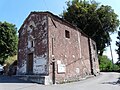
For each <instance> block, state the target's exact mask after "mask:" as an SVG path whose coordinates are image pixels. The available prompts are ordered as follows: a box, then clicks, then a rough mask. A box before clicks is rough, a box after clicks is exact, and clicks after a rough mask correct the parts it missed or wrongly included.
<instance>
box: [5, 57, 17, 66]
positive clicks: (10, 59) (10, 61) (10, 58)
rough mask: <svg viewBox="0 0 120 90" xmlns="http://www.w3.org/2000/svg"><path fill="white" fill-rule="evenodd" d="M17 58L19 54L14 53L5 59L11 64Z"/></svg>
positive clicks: (6, 62)
mask: <svg viewBox="0 0 120 90" xmlns="http://www.w3.org/2000/svg"><path fill="white" fill-rule="evenodd" d="M15 60H17V55H14V56H12V57H8V58H7V59H6V60H5V64H9V65H11V64H12V63H13V62H14V61H15Z"/></svg>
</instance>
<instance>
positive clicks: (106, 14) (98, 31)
mask: <svg viewBox="0 0 120 90" xmlns="http://www.w3.org/2000/svg"><path fill="white" fill-rule="evenodd" d="M67 6H68V7H67V9H66V10H64V11H63V16H62V17H63V18H64V19H65V20H67V21H69V22H70V23H72V24H75V25H77V27H79V28H80V29H81V30H82V31H83V32H84V33H86V34H87V35H88V36H90V37H91V38H92V39H94V40H95V41H96V44H97V50H98V52H100V53H99V54H100V55H102V53H103V51H104V48H105V47H107V46H108V45H109V44H110V43H109V42H110V41H111V38H110V33H113V32H115V31H116V28H117V27H118V26H119V20H118V19H117V17H118V15H117V14H115V13H114V10H113V9H112V8H111V6H108V5H106V6H104V5H101V6H100V5H99V3H97V2H95V1H92V2H89V1H86V0H72V1H68V2H67Z"/></svg>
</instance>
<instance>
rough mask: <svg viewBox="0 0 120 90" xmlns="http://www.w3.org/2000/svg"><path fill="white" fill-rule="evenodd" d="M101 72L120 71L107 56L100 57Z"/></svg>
mask: <svg viewBox="0 0 120 90" xmlns="http://www.w3.org/2000/svg"><path fill="white" fill-rule="evenodd" d="M99 63H100V71H118V70H120V68H119V66H118V65H116V64H112V61H111V60H110V59H109V58H108V57H107V56H105V55H103V56H99Z"/></svg>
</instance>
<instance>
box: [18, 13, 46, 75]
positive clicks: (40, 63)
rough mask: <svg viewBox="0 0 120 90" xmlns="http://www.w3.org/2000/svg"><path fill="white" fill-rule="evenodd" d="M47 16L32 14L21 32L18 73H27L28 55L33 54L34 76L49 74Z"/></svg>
mask: <svg viewBox="0 0 120 90" xmlns="http://www.w3.org/2000/svg"><path fill="white" fill-rule="evenodd" d="M47 33H48V32H47V16H46V15H45V14H35V13H32V14H31V15H30V16H29V17H28V18H27V20H26V21H25V22H24V25H23V26H22V27H21V29H20V30H19V52H18V60H19V67H18V73H21V74H23V72H24V73H25V74H26V73H27V64H29V62H28V54H29V53H33V74H48V68H47V63H48V62H47V59H48V41H47V38H48V36H47V35H48V34H47Z"/></svg>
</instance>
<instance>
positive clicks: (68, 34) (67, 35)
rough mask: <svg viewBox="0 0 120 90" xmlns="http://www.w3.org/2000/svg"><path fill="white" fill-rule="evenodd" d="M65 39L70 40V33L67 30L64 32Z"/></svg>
mask: <svg viewBox="0 0 120 90" xmlns="http://www.w3.org/2000/svg"><path fill="white" fill-rule="evenodd" d="M65 37H66V38H70V32H69V31H67V30H65Z"/></svg>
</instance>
